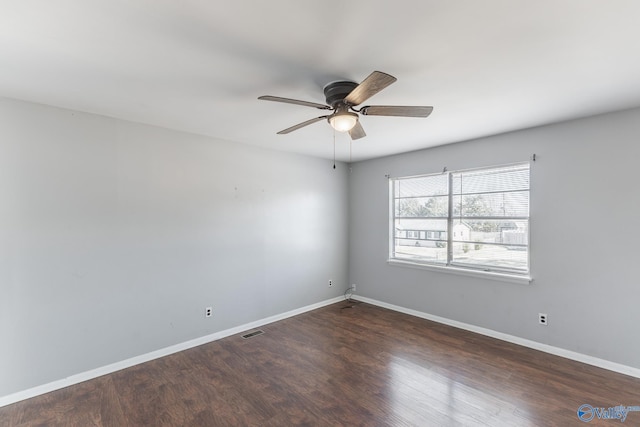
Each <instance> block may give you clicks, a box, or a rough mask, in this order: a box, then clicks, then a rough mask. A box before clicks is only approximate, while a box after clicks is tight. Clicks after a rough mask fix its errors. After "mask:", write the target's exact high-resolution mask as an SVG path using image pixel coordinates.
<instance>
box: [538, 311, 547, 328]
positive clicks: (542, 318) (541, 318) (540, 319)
mask: <svg viewBox="0 0 640 427" xmlns="http://www.w3.org/2000/svg"><path fill="white" fill-rule="evenodd" d="M538 323H540V324H541V325H544V326H547V325H548V324H549V317H548V316H547V315H546V314H545V313H538Z"/></svg>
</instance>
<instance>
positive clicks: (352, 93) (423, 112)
mask: <svg viewBox="0 0 640 427" xmlns="http://www.w3.org/2000/svg"><path fill="white" fill-rule="evenodd" d="M396 80H397V79H396V78H395V77H393V76H391V75H389V74H387V73H383V72H381V71H374V72H373V73H371V74H369V76H368V77H367V78H366V79H364V80H363V81H362V83H360V84H358V83H355V82H350V81H338V82H333V83H329V84H328V85H326V86H325V87H324V96H325V98H326V102H327V104H328V105H325V104H318V103H315V102H309V101H300V100H298V99H291V98H282V97H279V96H270V95H265V96H260V97H258V99H261V100H264V101H275V102H284V103H287V104H296V105H303V106H306V107H313V108H318V109H320V110H331V111H332V112H331V114H327V115H324V116H319V117H315V118H313V119H311V120H307V121H305V122H302V123H298V124H297V125H294V126H291V127H289V128H286V129H284V130H281V131H280V132H278V134H279V135H282V134H286V133H289V132H293V131H294V130H298V129H300V128H303V127H305V126H308V125H310V124H313V123H316V122H319V121H320V120H323V119H327V121H328V122H329V124H330V125H331V126H332V127H333V128H334V129H335V130H337V131H340V132H349V135H350V136H351V139H359V138H363V137H365V136H367V134H366V133H365V132H364V129H363V128H362V125H361V124H360V120H359V116H358V113H359V114H362V115H363V116H396V117H427V116H429V114H431V112H432V111H433V107H407V106H398V105H369V106H365V107H361V108H359V109H356V108H354V107H355V106H357V105H360V104H362V103H363V102H364V101H366V100H367V99H369V98H371V97H372V96H373V95H375V94H376V93H378V92H380V91H381V90H382V89H384V88H386V87H387V86H389V85H390V84H392V83H394V82H395V81H396Z"/></svg>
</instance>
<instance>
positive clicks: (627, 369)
mask: <svg viewBox="0 0 640 427" xmlns="http://www.w3.org/2000/svg"><path fill="white" fill-rule="evenodd" d="M351 298H352V299H355V300H358V301H362V302H365V303H368V304H372V305H377V306H379V307H383V308H388V309H389V310H393V311H398V312H400V313H404V314H408V315H410V316H415V317H420V318H423V319H427V320H432V321H434V322H438V323H442V324H445V325H449V326H453V327H455V328H459V329H464V330H466V331H470V332H475V333H477V334H480V335H486V336H488V337H491V338H496V339H499V340H502V341H507V342H510V343H513V344H518V345H521V346H523V347H529V348H532V349H534V350H539V351H543V352H545V353H549V354H553V355H556V356H560V357H564V358H565V359H571V360H575V361H577V362H582V363H586V364H587V365H592V366H596V367H598V368H603V369H607V370H609V371H613V372H618V373H620V374H624V375H629V376H631V377H636V378H640V369H638V368H634V367H631V366H627V365H622V364H620V363H615V362H611V361H609V360H605V359H599V358H597V357H593V356H588V355H586V354H582V353H577V352H575V351H571V350H566V349H564V348H560V347H554V346H552V345H548V344H542V343H539V342H536V341H531V340H528V339H525V338H520V337H517V336H514V335H509V334H505V333H502V332H497V331H494V330H492V329H486V328H481V327H479V326H474V325H470V324H468V323H463V322H458V321H457V320H451V319H447V318H445V317H440V316H435V315H433V314H428V313H423V312H421V311H417V310H412V309H410V308H405V307H400V306H397V305H393V304H388V303H386V302H382V301H378V300H375V299H371V298H366V297H362V296H358V295H354V296H352V297H351Z"/></svg>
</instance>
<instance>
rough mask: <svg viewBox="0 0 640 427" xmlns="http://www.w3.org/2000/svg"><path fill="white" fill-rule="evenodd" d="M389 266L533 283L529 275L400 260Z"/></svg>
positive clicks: (391, 260) (389, 260)
mask: <svg viewBox="0 0 640 427" xmlns="http://www.w3.org/2000/svg"><path fill="white" fill-rule="evenodd" d="M387 264H389V265H391V266H394V267H408V268H417V269H419V270H430V271H437V272H439V273H450V274H457V275H460V276H470V277H479V278H482V279H488V280H497V281H500V282H510V283H517V284H519V285H529V284H531V282H532V281H533V278H531V276H528V275H526V276H525V275H519V274H508V273H498V272H495V271H480V270H472V269H467V268H459V267H452V266H439V265H429V264H420V263H416V262H411V261H404V260H399V259H388V260H387Z"/></svg>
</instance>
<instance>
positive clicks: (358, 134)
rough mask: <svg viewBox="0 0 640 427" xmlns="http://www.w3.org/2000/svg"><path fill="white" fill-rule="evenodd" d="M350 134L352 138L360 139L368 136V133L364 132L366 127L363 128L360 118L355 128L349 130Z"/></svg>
mask: <svg viewBox="0 0 640 427" xmlns="http://www.w3.org/2000/svg"><path fill="white" fill-rule="evenodd" d="M349 136H350V137H351V139H360V138H364V137H365V136H367V134H366V133H364V129H363V128H362V125H361V124H360V120H358V121H357V122H356V125H355V126H354V127H353V128H351V130H350V131H349Z"/></svg>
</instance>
